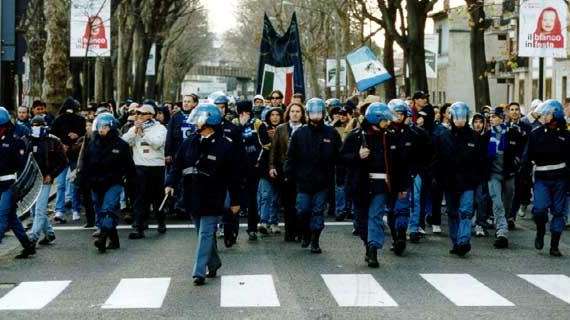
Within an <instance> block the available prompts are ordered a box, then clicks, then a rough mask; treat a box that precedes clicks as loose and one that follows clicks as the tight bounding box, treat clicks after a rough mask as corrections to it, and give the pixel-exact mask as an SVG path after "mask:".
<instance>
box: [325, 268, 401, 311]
mask: <svg viewBox="0 0 570 320" xmlns="http://www.w3.org/2000/svg"><path fill="white" fill-rule="evenodd" d="M321 276H322V277H323V280H324V281H325V284H326V285H327V287H328V288H329V290H330V292H331V294H332V295H333V297H334V299H335V300H336V303H337V304H338V305H339V306H341V307H397V306H398V303H396V301H394V299H392V297H390V295H389V294H388V293H387V292H386V291H385V290H384V288H382V286H380V284H379V283H378V282H377V281H376V280H375V279H374V278H373V277H372V275H370V274H322V275H321Z"/></svg>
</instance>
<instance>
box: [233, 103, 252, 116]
mask: <svg viewBox="0 0 570 320" xmlns="http://www.w3.org/2000/svg"><path fill="white" fill-rule="evenodd" d="M252 108H253V105H252V103H251V101H250V100H242V101H239V102H238V103H236V110H237V113H238V114H240V113H243V112H251V110H252Z"/></svg>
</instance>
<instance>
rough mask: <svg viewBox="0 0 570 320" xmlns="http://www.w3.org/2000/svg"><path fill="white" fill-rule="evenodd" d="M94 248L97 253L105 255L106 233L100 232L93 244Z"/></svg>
mask: <svg viewBox="0 0 570 320" xmlns="http://www.w3.org/2000/svg"><path fill="white" fill-rule="evenodd" d="M93 244H94V245H95V247H97V249H98V250H99V253H105V251H106V249H107V232H104V231H101V232H100V233H99V238H98V239H97V240H95V242H93Z"/></svg>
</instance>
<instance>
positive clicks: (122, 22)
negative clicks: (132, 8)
mask: <svg viewBox="0 0 570 320" xmlns="http://www.w3.org/2000/svg"><path fill="white" fill-rule="evenodd" d="M127 12H128V3H122V4H121V5H119V9H118V13H117V14H118V15H119V16H124V15H127ZM123 14H124V15H123ZM117 20H119V32H118V34H119V36H118V41H117V42H118V43H117V44H118V56H117V76H116V85H117V96H116V99H117V101H118V102H120V101H124V100H125V98H126V97H128V96H129V78H130V77H129V72H131V70H132V69H131V68H132V64H131V50H132V45H133V28H132V24H133V23H132V22H133V17H132V16H131V15H127V17H125V18H123V19H117Z"/></svg>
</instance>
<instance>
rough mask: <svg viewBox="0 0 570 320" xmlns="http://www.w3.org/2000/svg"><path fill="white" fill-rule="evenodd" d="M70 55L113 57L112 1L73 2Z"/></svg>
mask: <svg viewBox="0 0 570 320" xmlns="http://www.w3.org/2000/svg"><path fill="white" fill-rule="evenodd" d="M70 26H71V30H70V31H71V32H70V55H71V56H72V57H101V56H103V57H108V56H110V55H111V50H110V49H111V0H73V1H72V3H71V23H70Z"/></svg>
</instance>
